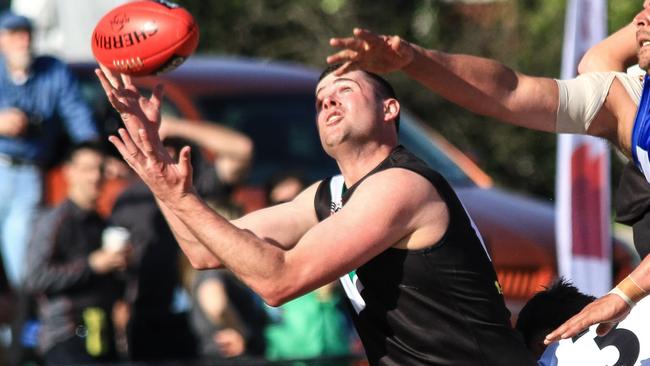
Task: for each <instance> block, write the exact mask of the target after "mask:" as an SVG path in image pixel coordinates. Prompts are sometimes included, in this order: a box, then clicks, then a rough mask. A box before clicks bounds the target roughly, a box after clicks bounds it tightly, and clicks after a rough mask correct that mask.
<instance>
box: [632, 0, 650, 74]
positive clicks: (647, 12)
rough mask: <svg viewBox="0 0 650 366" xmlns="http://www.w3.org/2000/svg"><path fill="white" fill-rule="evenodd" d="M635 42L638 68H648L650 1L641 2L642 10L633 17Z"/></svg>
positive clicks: (649, 61) (649, 57)
mask: <svg viewBox="0 0 650 366" xmlns="http://www.w3.org/2000/svg"><path fill="white" fill-rule="evenodd" d="M634 23H635V24H636V41H637V44H638V46H639V53H638V57H639V66H640V67H641V68H642V69H644V70H647V69H648V67H650V0H646V1H644V2H643V9H642V10H641V11H640V12H639V13H638V14H637V15H636V16H635V17H634Z"/></svg>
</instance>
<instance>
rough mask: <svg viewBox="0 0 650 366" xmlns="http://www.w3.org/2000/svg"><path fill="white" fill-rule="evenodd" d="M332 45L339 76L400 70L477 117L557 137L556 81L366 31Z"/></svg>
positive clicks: (330, 58)
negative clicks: (356, 71)
mask: <svg viewBox="0 0 650 366" xmlns="http://www.w3.org/2000/svg"><path fill="white" fill-rule="evenodd" d="M330 44H331V45H332V46H334V47H338V48H342V50H341V51H339V52H337V53H335V54H334V55H331V56H329V57H328V58H327V62H328V63H330V64H334V63H343V67H342V68H341V69H339V70H338V71H337V72H338V73H342V72H344V71H345V70H347V69H349V68H351V67H359V68H362V69H364V70H368V71H371V72H378V73H385V72H391V71H398V70H401V71H403V72H405V73H406V74H408V75H409V76H410V77H411V78H413V79H414V80H416V81H418V82H420V83H421V84H423V85H424V86H426V87H427V88H429V89H431V90H432V91H434V92H436V93H437V94H439V95H440V96H442V97H444V98H446V99H448V100H449V101H451V102H453V103H456V104H458V105H460V106H462V107H464V108H467V109H469V110H471V111H473V112H475V113H479V114H482V115H486V116H491V117H494V118H498V119H501V120H503V121H505V122H508V123H512V124H515V125H520V126H523V127H527V128H532V129H536V130H541V131H548V132H555V119H556V111H557V107H558V87H557V84H556V82H555V81H554V80H553V79H550V78H539V77H531V76H527V75H524V74H521V73H518V72H516V71H514V70H512V69H510V68H508V67H507V66H505V65H503V64H502V63H500V62H497V61H494V60H490V59H486V58H480V57H475V56H469V55H457V54H447V53H444V52H440V51H435V50H427V49H424V48H422V47H420V46H417V45H415V44H412V43H409V42H406V41H404V40H403V39H401V38H400V37H397V36H380V35H376V34H374V33H371V32H369V31H367V30H363V29H355V30H354V36H353V37H349V38H334V39H332V40H331V41H330Z"/></svg>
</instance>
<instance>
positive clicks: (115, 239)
mask: <svg viewBox="0 0 650 366" xmlns="http://www.w3.org/2000/svg"><path fill="white" fill-rule="evenodd" d="M130 236H131V233H129V230H127V229H126V228H123V227H121V226H109V227H107V228H106V229H104V231H103V232H102V248H104V249H106V250H109V251H112V252H117V251H120V250H122V249H123V248H124V246H126V244H127V243H128V242H129V237H130Z"/></svg>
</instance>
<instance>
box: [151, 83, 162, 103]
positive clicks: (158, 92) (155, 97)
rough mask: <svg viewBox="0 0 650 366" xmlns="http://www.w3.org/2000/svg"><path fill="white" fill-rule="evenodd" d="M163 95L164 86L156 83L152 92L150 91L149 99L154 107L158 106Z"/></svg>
mask: <svg viewBox="0 0 650 366" xmlns="http://www.w3.org/2000/svg"><path fill="white" fill-rule="evenodd" d="M164 95H165V86H164V85H163V84H156V86H154V87H153V93H151V98H150V99H149V100H150V101H151V103H152V104H153V105H154V106H155V107H156V108H159V107H160V104H161V103H162V100H163V96H164Z"/></svg>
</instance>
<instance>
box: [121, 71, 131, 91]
mask: <svg viewBox="0 0 650 366" xmlns="http://www.w3.org/2000/svg"><path fill="white" fill-rule="evenodd" d="M120 78H121V79H122V84H123V85H124V87H125V88H127V89H129V88H131V87H133V81H132V79H131V76H129V75H127V74H120Z"/></svg>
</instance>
